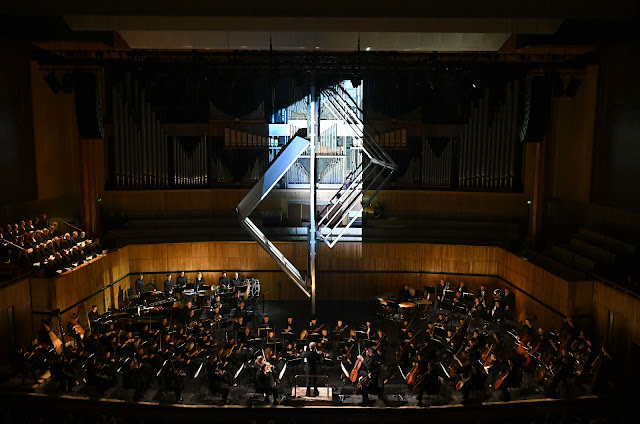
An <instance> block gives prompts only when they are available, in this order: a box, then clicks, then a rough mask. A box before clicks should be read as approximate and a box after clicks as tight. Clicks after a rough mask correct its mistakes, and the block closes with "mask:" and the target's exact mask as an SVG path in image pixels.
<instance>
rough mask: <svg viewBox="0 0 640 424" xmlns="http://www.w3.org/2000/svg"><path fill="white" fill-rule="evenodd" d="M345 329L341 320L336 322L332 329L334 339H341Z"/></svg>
mask: <svg viewBox="0 0 640 424" xmlns="http://www.w3.org/2000/svg"><path fill="white" fill-rule="evenodd" d="M346 329H347V326H346V325H344V324H343V322H342V320H340V319H339V320H338V322H337V324H336V326H335V328H334V329H333V334H334V335H335V336H336V337H339V338H342V337H343V336H344V332H345V330H346Z"/></svg>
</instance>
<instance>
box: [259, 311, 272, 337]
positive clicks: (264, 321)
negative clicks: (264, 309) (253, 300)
mask: <svg viewBox="0 0 640 424" xmlns="http://www.w3.org/2000/svg"><path fill="white" fill-rule="evenodd" d="M258 329H259V331H258V334H259V335H260V336H266V333H264V334H263V330H271V329H272V325H271V322H269V315H265V316H264V317H262V322H261V323H260V325H259V326H258Z"/></svg>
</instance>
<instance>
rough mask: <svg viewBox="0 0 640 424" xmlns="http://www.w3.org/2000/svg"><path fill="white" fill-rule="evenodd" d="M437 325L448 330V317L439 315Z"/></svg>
mask: <svg viewBox="0 0 640 424" xmlns="http://www.w3.org/2000/svg"><path fill="white" fill-rule="evenodd" d="M435 324H436V325H437V326H438V327H441V328H447V317H446V316H445V315H444V314H438V318H437V319H436V322H435Z"/></svg>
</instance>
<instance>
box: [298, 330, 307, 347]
mask: <svg viewBox="0 0 640 424" xmlns="http://www.w3.org/2000/svg"><path fill="white" fill-rule="evenodd" d="M308 343H309V332H308V331H307V330H302V331H301V332H300V336H299V337H298V341H297V342H296V349H297V350H298V351H302V349H304V347H305V346H306V345H307V344H308Z"/></svg>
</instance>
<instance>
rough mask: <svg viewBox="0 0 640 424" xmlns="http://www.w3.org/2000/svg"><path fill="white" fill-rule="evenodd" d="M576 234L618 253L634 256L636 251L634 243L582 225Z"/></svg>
mask: <svg viewBox="0 0 640 424" xmlns="http://www.w3.org/2000/svg"><path fill="white" fill-rule="evenodd" d="M576 236H577V237H580V238H582V239H584V240H586V241H588V242H590V243H592V244H595V245H598V246H602V247H603V248H606V249H607V250H609V251H611V252H614V253H617V254H618V255H625V256H633V255H634V254H635V253H636V248H635V246H633V245H632V244H630V243H626V242H624V241H622V240H619V239H617V238H614V237H610V236H607V235H604V234H602V233H599V232H597V231H595V230H592V229H589V228H586V227H580V229H579V230H578V233H577V234H576Z"/></svg>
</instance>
